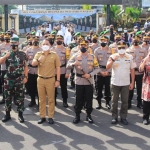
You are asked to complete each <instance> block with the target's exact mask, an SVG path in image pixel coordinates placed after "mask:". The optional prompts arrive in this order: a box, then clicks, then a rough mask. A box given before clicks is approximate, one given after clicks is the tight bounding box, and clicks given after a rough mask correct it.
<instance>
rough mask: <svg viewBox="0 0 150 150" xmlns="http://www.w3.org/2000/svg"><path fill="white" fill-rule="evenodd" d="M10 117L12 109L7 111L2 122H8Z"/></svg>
mask: <svg viewBox="0 0 150 150" xmlns="http://www.w3.org/2000/svg"><path fill="white" fill-rule="evenodd" d="M10 119H11V117H10V111H6V115H5V116H4V117H3V118H2V122H7V121H8V120H10Z"/></svg>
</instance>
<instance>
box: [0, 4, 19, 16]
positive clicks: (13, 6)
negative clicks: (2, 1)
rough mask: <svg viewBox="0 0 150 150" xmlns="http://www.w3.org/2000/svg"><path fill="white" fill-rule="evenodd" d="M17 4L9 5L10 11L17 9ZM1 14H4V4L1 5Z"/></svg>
mask: <svg viewBox="0 0 150 150" xmlns="http://www.w3.org/2000/svg"><path fill="white" fill-rule="evenodd" d="M16 8H17V6H16V5H8V13H10V12H11V10H12V9H16ZM0 14H4V6H3V5H0Z"/></svg>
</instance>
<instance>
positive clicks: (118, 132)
mask: <svg viewBox="0 0 150 150" xmlns="http://www.w3.org/2000/svg"><path fill="white" fill-rule="evenodd" d="M68 92H69V100H68V101H69V108H67V109H66V108H64V107H63V106H62V100H61V94H60V90H59V94H58V105H57V107H56V113H55V118H54V120H55V124H53V125H49V124H48V123H47V122H44V123H43V124H42V125H39V124H37V121H38V119H39V113H38V108H37V106H35V107H33V108H32V109H30V108H28V106H27V105H28V103H29V97H28V96H26V99H25V107H26V110H25V112H24V117H25V120H26V121H25V123H23V124H21V123H19V121H18V119H17V112H16V106H15V105H14V104H13V105H12V107H13V109H12V112H11V116H12V119H11V120H10V121H8V122H6V123H2V122H1V121H0V150H4V149H7V150H29V149H30V150H49V149H51V150H107V149H108V150H120V149H122V150H149V149H150V125H148V126H145V125H143V124H142V110H139V109H138V108H137V107H136V105H135V101H134V103H133V107H132V109H131V110H129V114H128V121H129V125H127V126H124V125H122V124H121V123H120V122H119V123H118V124H117V125H111V113H110V111H109V110H107V109H106V108H105V101H104V100H103V104H102V105H103V109H101V110H96V109H94V110H93V113H92V118H93V119H94V124H89V123H88V122H86V121H85V118H86V113H85V111H84V110H83V111H82V112H83V113H82V114H81V122H80V123H79V124H77V125H74V124H73V123H72V120H73V119H74V115H75V114H74V108H73V105H74V102H75V99H74V97H73V95H74V93H73V90H70V89H68ZM96 104H97V101H96V100H95V99H94V100H93V106H94V107H95V105H96ZM119 105H120V103H119ZM119 107H120V106H119ZM0 110H1V111H0V118H2V117H3V115H4V105H1V106H0Z"/></svg>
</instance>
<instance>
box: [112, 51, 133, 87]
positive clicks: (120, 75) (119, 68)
mask: <svg viewBox="0 0 150 150" xmlns="http://www.w3.org/2000/svg"><path fill="white" fill-rule="evenodd" d="M115 55H119V54H118V53H116V54H113V55H111V56H110V57H112V58H113V56H115ZM135 67H136V64H135V63H134V62H133V56H132V55H130V54H127V53H126V54H125V56H124V57H118V59H117V60H116V61H115V62H114V63H113V66H112V75H111V84H113V85H116V86H127V85H130V69H133V68H135Z"/></svg>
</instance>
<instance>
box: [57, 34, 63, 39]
mask: <svg viewBox="0 0 150 150" xmlns="http://www.w3.org/2000/svg"><path fill="white" fill-rule="evenodd" d="M56 39H64V37H63V36H62V35H57V36H56Z"/></svg>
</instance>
